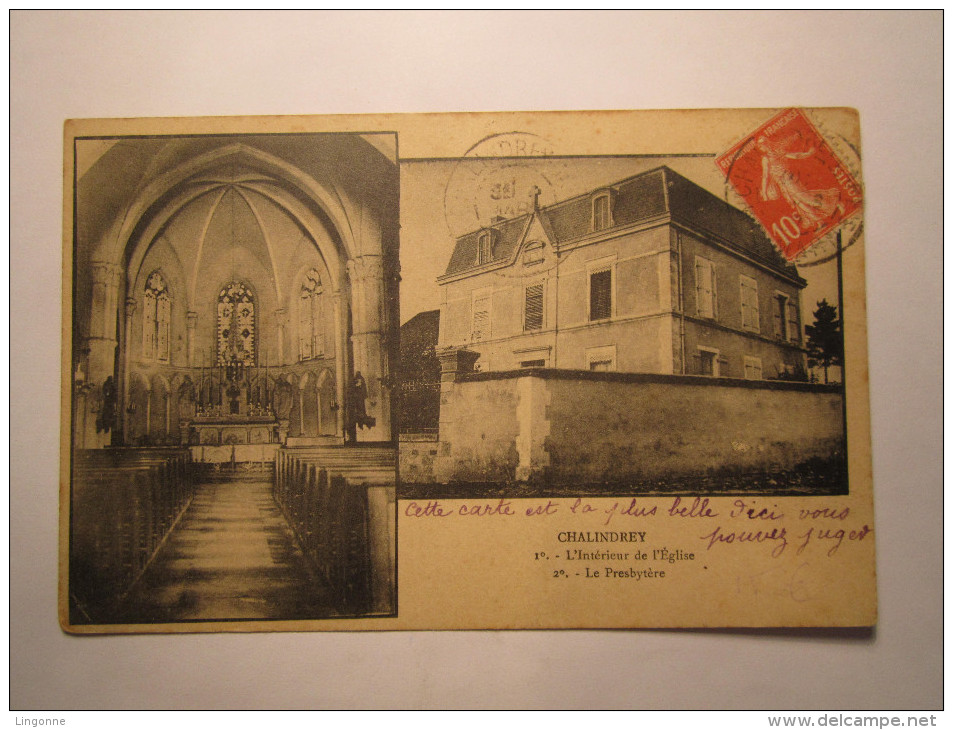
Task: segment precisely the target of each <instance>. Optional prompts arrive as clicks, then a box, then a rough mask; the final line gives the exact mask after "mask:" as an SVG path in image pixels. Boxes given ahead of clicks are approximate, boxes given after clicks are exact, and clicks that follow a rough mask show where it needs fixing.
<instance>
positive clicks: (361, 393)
mask: <svg viewBox="0 0 953 730" xmlns="http://www.w3.org/2000/svg"><path fill="white" fill-rule="evenodd" d="M350 396H351V397H350V398H348V406H349V410H350V411H351V418H350V422H351V423H352V424H353V425H355V426H359V427H360V428H373V427H374V426H375V425H376V424H377V419H376V418H374V417H373V416H368V415H367V383H366V382H365V380H364V376H363V375H361V372H360V371H357V372H356V373H354V380H352V381H351V392H350Z"/></svg>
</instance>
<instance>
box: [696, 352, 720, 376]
mask: <svg viewBox="0 0 953 730" xmlns="http://www.w3.org/2000/svg"><path fill="white" fill-rule="evenodd" d="M698 374H699V375H711V376H712V377H715V376H717V375H718V374H719V370H718V350H713V349H711V348H708V347H699V348H698Z"/></svg>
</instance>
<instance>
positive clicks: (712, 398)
mask: <svg viewBox="0 0 953 730" xmlns="http://www.w3.org/2000/svg"><path fill="white" fill-rule="evenodd" d="M437 446H438V455H437V457H436V459H435V468H434V478H435V479H434V480H435V481H437V482H441V483H448V482H452V481H466V482H505V481H537V480H543V481H554V482H568V481H580V482H586V483H595V482H604V481H618V480H638V479H643V480H645V479H659V478H669V477H683V476H692V475H705V474H712V473H722V472H724V473H745V472H752V471H772V470H784V469H792V468H795V467H797V466H798V465H801V464H804V463H806V462H812V461H815V460H830V459H832V458H834V457H835V456H838V455H841V454H843V452H844V423H843V393H842V392H841V390H840V388H838V387H835V386H818V385H810V384H806V383H789V382H780V381H751V380H741V379H734V378H710V377H699V376H682V375H642V374H628V373H592V372H588V371H578V370H548V369H532V370H518V371H508V372H503V373H471V374H458V375H457V377H456V379H455V380H454V381H452V382H448V381H447V380H445V381H444V383H443V392H442V397H441V419H440V436H439V443H438V445H437ZM406 476H409V475H405V474H404V473H403V472H402V478H405V477H406Z"/></svg>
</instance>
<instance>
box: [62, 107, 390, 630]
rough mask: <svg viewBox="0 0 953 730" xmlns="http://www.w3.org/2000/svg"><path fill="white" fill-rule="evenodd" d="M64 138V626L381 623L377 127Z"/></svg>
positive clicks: (381, 177)
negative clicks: (67, 169) (67, 324)
mask: <svg viewBox="0 0 953 730" xmlns="http://www.w3.org/2000/svg"><path fill="white" fill-rule="evenodd" d="M72 131H73V133H74V136H72V137H71V136H70V132H71V128H70V127H69V126H68V128H67V132H68V139H67V162H68V164H69V165H70V166H71V167H72V169H73V179H72V181H71V182H72V185H71V186H70V187H71V188H72V189H71V190H70V193H69V194H70V195H71V196H72V199H71V201H70V202H69V203H68V207H70V208H71V210H70V211H68V213H69V215H68V218H67V223H66V229H67V230H66V254H67V257H68V262H71V264H72V266H71V270H70V272H69V273H70V278H69V282H70V291H69V292H67V296H68V302H69V305H70V306H69V313H68V315H67V316H68V317H69V318H71V328H67V330H68V331H67V334H66V337H67V340H66V342H65V347H66V352H67V354H68V357H69V360H70V362H69V372H70V374H71V375H70V394H69V399H68V403H67V404H66V405H67V407H68V408H69V412H70V413H71V420H70V425H71V428H70V433H69V435H68V441H69V451H68V457H67V458H68V459H69V462H68V463H69V464H70V468H69V476H70V489H69V493H68V495H67V496H68V500H69V504H68V515H69V519H68V524H67V525H66V529H67V530H68V533H69V535H68V540H67V542H68V556H67V560H68V575H67V581H66V583H67V588H66V590H65V593H64V594H63V595H62V596H61V617H62V619H63V623H64V626H66V627H67V628H68V629H70V630H82V628H81V627H95V626H97V625H139V624H170V625H173V624H182V623H188V622H193V621H214V620H249V621H254V620H258V621H281V620H287V621H294V620H305V619H317V618H335V617H354V616H373V615H391V614H393V613H394V612H395V610H396V607H395V587H394V586H395V570H396V568H395V561H394V552H395V544H394V529H393V522H394V517H393V511H394V499H395V496H394V489H395V485H396V481H395V479H396V442H395V431H394V413H393V410H392V407H391V390H392V377H391V367H392V362H393V361H394V360H395V358H396V353H397V349H396V348H397V342H398V340H397V334H398V333H397V325H398V322H397V286H398V279H397V271H398V232H399V227H398V187H399V169H398V164H397V156H396V135H394V134H332V133H329V134H243V135H217V134H189V135H179V136H176V135H122V134H113V135H109V134H101V133H100V134H97V133H96V125H95V124H94V123H85V124H84V123H79V125H78V126H75V127H73V128H72ZM69 182H70V181H69V180H68V183H69ZM118 630H121V629H118Z"/></svg>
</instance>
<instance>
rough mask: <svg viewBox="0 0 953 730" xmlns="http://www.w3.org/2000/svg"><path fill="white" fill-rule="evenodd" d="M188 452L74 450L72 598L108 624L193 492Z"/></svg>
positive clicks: (71, 530)
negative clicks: (113, 612) (110, 615)
mask: <svg viewBox="0 0 953 730" xmlns="http://www.w3.org/2000/svg"><path fill="white" fill-rule="evenodd" d="M190 463H191V455H190V453H189V451H188V450H187V449H166V448H142V449H100V450H87V451H76V452H75V453H74V454H73V470H72V491H71V499H70V593H71V595H72V596H73V598H74V601H75V602H77V603H78V604H80V606H81V608H82V611H83V612H84V613H85V614H86V616H87V617H88V618H89V619H90V620H103V619H107V618H108V616H109V614H110V612H111V611H112V610H113V609H114V608H115V606H116V604H117V602H118V601H119V600H120V599H121V597H122V596H123V595H124V594H125V593H126V592H128V590H129V589H130V588H131V587H132V586H133V585H134V583H135V582H136V580H138V578H139V577H140V576H141V575H142V573H143V571H144V570H145V569H146V567H147V566H148V564H149V562H150V561H151V560H152V558H153V557H154V555H155V554H156V552H157V551H158V549H159V548H160V546H161V545H162V543H163V541H164V540H165V538H166V536H167V535H168V534H169V532H170V531H171V529H172V527H173V526H174V524H175V522H176V520H177V519H178V517H179V516H180V515H181V514H182V512H183V511H184V510H185V509H186V508H187V507H188V505H189V503H190V501H191V498H192V494H193V488H192V481H191V474H190Z"/></svg>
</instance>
